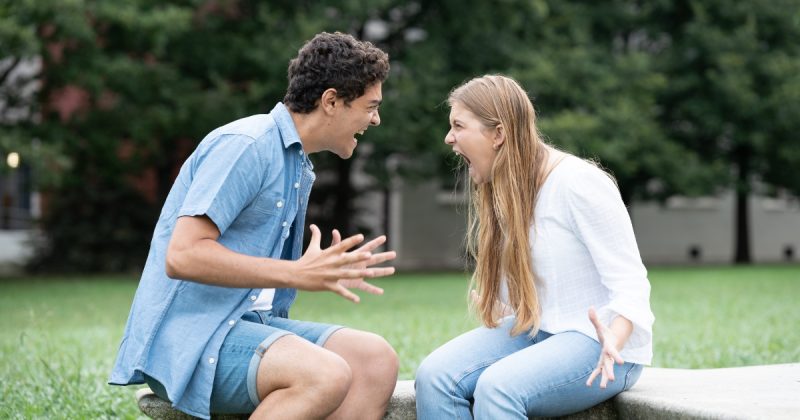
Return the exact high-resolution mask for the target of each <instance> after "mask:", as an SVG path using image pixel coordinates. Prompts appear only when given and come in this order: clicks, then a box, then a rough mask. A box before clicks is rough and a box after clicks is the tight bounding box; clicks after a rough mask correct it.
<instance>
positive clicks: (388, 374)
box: [325, 329, 400, 386]
mask: <svg viewBox="0 0 800 420" xmlns="http://www.w3.org/2000/svg"><path fill="white" fill-rule="evenodd" d="M325 347H326V348H328V349H329V350H331V351H333V352H335V353H337V354H340V355H341V356H342V357H344V358H345V359H346V360H347V362H348V363H350V365H351V366H352V368H353V370H354V371H357V372H359V374H360V375H364V376H365V377H366V378H369V379H370V380H371V381H375V380H383V381H391V383H392V386H394V383H395V381H396V380H397V371H398V369H399V366H400V361H399V358H398V357H397V353H396V352H395V351H394V348H392V346H391V345H390V344H389V342H387V341H386V340H385V339H384V338H383V337H381V336H379V335H377V334H373V333H369V332H365V331H356V330H350V329H342V330H340V331H339V332H337V333H336V334H334V335H333V336H332V337H331V338H330V340H329V341H328V343H326V345H325Z"/></svg>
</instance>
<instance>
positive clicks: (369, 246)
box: [291, 225, 396, 303]
mask: <svg viewBox="0 0 800 420" xmlns="http://www.w3.org/2000/svg"><path fill="white" fill-rule="evenodd" d="M310 229H311V241H310V243H309V244H308V248H307V249H306V252H305V254H303V256H302V257H300V259H299V260H297V261H295V262H294V264H293V267H292V272H291V276H292V283H293V284H292V286H293V287H295V288H298V289H302V290H312V291H313V290H316V291H320V290H330V291H332V292H334V293H336V294H339V295H341V296H342V297H344V298H345V299H348V300H350V301H353V302H356V303H358V302H359V300H360V298H359V297H358V295H356V294H354V293H353V292H351V291H350V290H348V288H358V289H361V290H364V291H366V292H368V293H373V294H381V293H383V290H382V289H380V288H378V287H376V286H373V285H371V284H369V283H367V282H365V281H364V278H373V277H383V276H389V275H391V274H394V267H372V266H373V265H375V264H380V263H382V262H385V261H389V260H393V259H394V258H395V256H396V254H395V252H394V251H388V252H382V253H379V254H372V251H373V250H374V249H375V248H377V247H378V246H380V245H381V244H383V243H384V242H385V241H386V237H385V236H381V237H378V238H375V239H373V240H372V241H370V242H368V243H366V244H365V245H363V246H362V247H360V248H358V249H356V250H353V251H348V250H349V249H351V248H353V247H354V246H356V245H358V244H360V243H361V242H363V241H364V235H361V234H358V235H353V236H351V237H349V238H347V239H344V240H341V235H339V232H338V231H334V233H333V243H332V244H331V246H330V247H328V248H326V249H322V248H321V246H320V243H321V239H322V235H321V233H320V231H319V228H318V227H317V226H316V225H311V226H310Z"/></svg>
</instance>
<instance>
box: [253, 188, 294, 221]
mask: <svg viewBox="0 0 800 420" xmlns="http://www.w3.org/2000/svg"><path fill="white" fill-rule="evenodd" d="M249 209H250V210H251V211H252V212H253V213H255V214H261V215H270V216H280V215H281V214H283V212H284V211H285V210H286V199H285V198H284V197H283V195H281V194H279V193H277V192H273V191H268V192H265V193H262V194H259V196H258V197H256V199H255V200H253V202H252V203H251V204H250V207H249Z"/></svg>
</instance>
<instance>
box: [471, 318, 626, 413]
mask: <svg viewBox="0 0 800 420" xmlns="http://www.w3.org/2000/svg"><path fill="white" fill-rule="evenodd" d="M599 355H600V344H599V343H598V342H597V341H595V340H593V339H591V338H589V337H587V336H585V335H583V334H581V333H578V332H563V333H559V334H555V335H552V336H550V337H548V338H547V339H545V340H542V341H541V342H538V343H536V344H534V345H532V346H528V347H526V348H524V349H521V350H519V351H517V352H515V353H513V354H510V355H508V356H507V357H505V358H503V359H501V360H499V361H497V362H496V363H494V364H493V365H492V366H491V367H489V368H488V369H486V370H485V371H484V372H483V374H482V375H481V377H480V379H479V381H478V385H477V388H478V390H477V391H476V395H475V417H476V418H492V417H493V416H497V415H502V409H501V408H498V405H503V404H508V405H509V407H512V405H513V406H514V407H516V408H514V409H515V410H516V409H520V410H524V412H525V413H527V414H528V415H529V416H545V417H550V416H562V415H566V414H570V413H574V412H578V411H581V410H584V409H586V408H589V407H592V406H594V405H596V404H599V403H601V402H603V401H605V400H607V399H609V398H611V397H613V396H614V395H616V394H618V393H619V392H621V391H623V390H624V389H627V388H629V387H630V386H631V385H633V382H635V381H636V379H638V374H639V372H640V371H641V366H638V365H635V364H633V363H625V364H624V365H615V366H614V375H615V377H616V380H615V381H609V382H608V386H607V387H606V388H605V389H602V388H600V386H599V382H600V379H599V378H598V379H596V380H595V382H594V384H592V386H591V387H587V386H586V380H587V379H588V378H589V375H590V374H591V372H592V370H593V369H594V368H595V366H597V359H598V357H599ZM498 400H500V402H498ZM502 400H505V401H502Z"/></svg>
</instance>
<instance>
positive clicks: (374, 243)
mask: <svg viewBox="0 0 800 420" xmlns="http://www.w3.org/2000/svg"><path fill="white" fill-rule="evenodd" d="M385 243H386V236H385V235H381V236H378V237H377V238H375V239H373V240H371V241H369V242H367V243H365V244H364V245H362V246H361V248H358V250H359V251H374V250H375V248H378V247H379V246H381V245H383V244H385Z"/></svg>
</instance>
